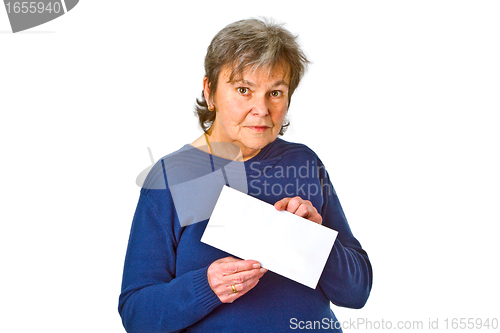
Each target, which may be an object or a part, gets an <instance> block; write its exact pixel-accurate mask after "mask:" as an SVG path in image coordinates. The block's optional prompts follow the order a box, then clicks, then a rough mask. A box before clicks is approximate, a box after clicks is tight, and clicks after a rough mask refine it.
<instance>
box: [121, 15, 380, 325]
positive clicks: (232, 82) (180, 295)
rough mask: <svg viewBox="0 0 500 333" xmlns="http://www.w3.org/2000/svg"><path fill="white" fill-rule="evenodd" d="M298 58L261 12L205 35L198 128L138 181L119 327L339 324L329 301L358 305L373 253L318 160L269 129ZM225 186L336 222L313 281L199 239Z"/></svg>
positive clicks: (296, 76) (283, 109) (281, 109)
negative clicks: (196, 133) (364, 245)
mask: <svg viewBox="0 0 500 333" xmlns="http://www.w3.org/2000/svg"><path fill="white" fill-rule="evenodd" d="M307 63H308V61H307V59H306V57H305V56H304V54H303V53H302V51H301V50H300V48H299V46H298V45H297V43H296V40H295V37H294V36H293V35H292V34H290V32H288V31H287V30H286V29H284V28H283V27H281V26H280V25H276V24H274V23H270V22H267V21H261V20H255V19H251V20H243V21H238V22H235V23H233V24H230V25H228V26H227V27H225V28H224V29H222V30H221V31H220V32H219V33H218V34H217V35H216V36H215V37H214V39H213V40H212V43H211V44H210V46H209V47H208V51H207V55H206V58H205V71H206V75H205V77H204V79H203V92H202V97H201V99H200V100H198V105H197V110H196V112H197V115H198V117H199V122H200V125H201V127H202V129H203V131H204V134H203V135H202V136H200V137H199V138H198V139H196V140H195V141H194V142H193V143H191V144H190V145H185V146H184V147H182V148H181V149H180V150H179V151H178V152H176V153H174V154H171V155H168V156H166V157H164V158H162V159H161V160H160V161H159V162H158V163H157V164H156V165H155V167H154V168H153V169H152V170H151V172H150V174H149V175H148V177H147V179H146V181H145V183H144V186H143V188H142V189H141V194H140V198H139V203H138V206H137V210H136V213H135V216H134V220H133V224H132V230H131V234H130V239H129V244H128V250H127V255H126V259H125V266H124V273H123V284H122V293H121V295H120V300H119V312H120V315H121V317H122V321H123V325H124V326H125V328H126V330H127V332H148V333H153V332H164V333H165V332H252V333H253V332H288V331H294V330H296V329H300V328H307V329H308V331H309V332H314V331H323V330H324V329H329V330H331V331H338V332H341V328H340V326H341V325H340V323H339V322H337V319H336V318H335V316H334V314H333V312H332V310H331V308H330V302H332V303H334V304H336V305H338V306H344V307H351V308H360V307H362V306H363V305H364V304H365V302H366V300H367V298H368V295H369V293H370V289H371V284H372V271H371V266H370V262H369V259H368V256H367V254H366V252H365V251H364V250H363V249H362V247H361V245H360V243H359V242H358V241H357V240H356V238H354V236H353V234H352V232H351V230H350V228H349V225H348V223H347V221H346V218H345V216H344V213H343V211H342V208H341V206H340V203H339V200H338V198H337V195H336V193H335V191H334V189H333V186H332V185H331V182H330V180H329V178H328V174H327V172H326V171H325V168H324V166H323V164H322V162H321V161H320V159H319V158H318V157H317V155H316V154H315V153H314V152H313V151H312V150H311V149H309V148H308V147H306V146H304V145H302V144H296V143H290V142H287V141H284V140H282V139H280V138H278V136H279V135H282V134H283V133H284V131H285V129H286V127H287V126H288V123H287V121H286V120H285V116H286V114H287V110H288V107H289V106H290V101H291V97H292V94H293V92H294V91H295V89H296V88H297V86H298V84H299V82H300V79H301V77H302V76H303V74H304V70H305V68H306V65H307ZM235 174H236V175H235ZM242 176H243V177H244V178H243V179H244V181H241V179H242ZM200 184H201V185H200ZM224 184H226V185H229V186H231V187H235V188H237V189H239V190H242V191H246V192H247V193H248V194H249V195H251V196H254V197H256V198H258V199H260V200H263V201H265V202H268V203H270V204H273V205H274V206H275V208H276V209H277V210H287V211H289V212H291V213H293V214H296V215H298V216H301V217H303V218H305V219H307V220H310V221H311V223H319V224H322V225H323V226H325V227H328V228H331V229H334V230H336V231H338V237H337V239H336V241H335V243H334V246H333V248H332V250H331V252H330V254H329V257H328V259H327V262H326V265H325V268H324V270H323V273H322V275H321V277H320V279H319V283H318V285H317V287H316V288H315V289H312V288H309V287H307V286H304V285H302V284H299V283H297V282H294V281H292V280H290V279H287V278H285V277H283V276H280V275H278V274H275V273H273V272H272V271H267V270H266V269H265V268H264V267H261V266H260V264H259V262H258V261H255V260H241V259H238V258H234V257H232V256H231V255H230V254H228V253H225V252H223V251H220V250H218V249H216V248H214V247H211V246H209V245H206V244H204V243H202V242H201V241H200V239H201V237H202V235H203V232H204V230H205V227H206V226H207V223H208V219H209V217H210V211H211V209H213V205H214V204H215V201H216V200H217V197H218V193H220V190H221V186H223V185H224ZM186 193H187V194H186ZM200 193H201V194H200ZM204 207H205V208H204ZM244 213H245V212H242V214H244ZM248 228H252V226H251V225H249V226H248ZM304 236H306V235H304ZM234 237H235V238H240V237H245V235H234ZM298 245H300V244H298ZM255 246H257V247H258V246H261V244H259V239H255ZM297 269H300V267H297Z"/></svg>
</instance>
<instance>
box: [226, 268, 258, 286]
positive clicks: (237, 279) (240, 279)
mask: <svg viewBox="0 0 500 333" xmlns="http://www.w3.org/2000/svg"><path fill="white" fill-rule="evenodd" d="M266 272H267V269H265V268H259V269H252V270H249V271H243V272H238V273H235V274H231V275H226V276H224V277H223V280H224V282H226V283H227V284H228V285H231V284H241V283H245V282H246V281H248V280H251V279H254V278H257V279H260V278H261V277H262V275H264V273H266Z"/></svg>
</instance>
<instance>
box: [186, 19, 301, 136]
mask: <svg viewBox="0 0 500 333" xmlns="http://www.w3.org/2000/svg"><path fill="white" fill-rule="evenodd" d="M296 38H297V36H294V35H292V34H291V33H290V32H289V31H288V30H286V29H285V28H283V25H282V24H277V23H274V22H272V21H269V20H267V19H263V20H258V19H248V20H241V21H237V22H234V23H231V24H229V25H228V26H226V27H225V28H224V29H222V30H221V31H219V32H218V33H217V35H215V37H214V38H213V39H212V42H211V43H210V45H209V46H208V49H207V55H206V57H205V76H206V77H207V78H208V82H209V84H210V98H211V97H212V96H213V95H214V93H215V91H216V90H217V84H218V81H219V74H220V72H221V70H222V69H223V67H224V66H226V65H229V66H230V67H231V68H232V72H231V74H230V76H229V79H230V80H233V79H234V77H235V76H240V75H242V73H243V71H244V70H245V69H246V68H250V69H251V70H256V69H260V68H268V69H269V71H272V70H273V69H274V68H275V67H276V66H283V68H284V69H285V71H286V73H285V75H288V77H289V78H290V82H289V94H288V105H290V101H291V98H292V94H293V92H294V91H295V89H296V88H297V86H298V85H299V82H300V80H301V79H302V77H303V75H304V72H305V70H306V67H307V64H308V63H309V61H308V60H307V58H306V56H305V54H304V53H303V52H302V50H301V49H300V46H299V45H298V43H297V42H296ZM196 104H197V105H196V106H195V114H196V115H197V116H198V120H199V123H200V126H201V128H202V129H203V131H204V132H206V131H207V130H208V128H210V126H211V125H212V123H213V122H214V120H215V116H216V113H215V112H211V111H209V110H208V103H207V101H206V100H205V96H204V94H203V91H202V93H201V98H200V99H197V100H196ZM288 125H290V123H289V122H288V121H287V120H285V122H284V123H283V125H282V127H281V130H280V133H279V134H280V135H283V134H284V133H285V130H286V128H287V127H288Z"/></svg>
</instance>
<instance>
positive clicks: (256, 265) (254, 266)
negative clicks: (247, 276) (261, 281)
mask: <svg viewBox="0 0 500 333" xmlns="http://www.w3.org/2000/svg"><path fill="white" fill-rule="evenodd" d="M252 267H253V268H259V267H260V265H259V264H253V265H252Z"/></svg>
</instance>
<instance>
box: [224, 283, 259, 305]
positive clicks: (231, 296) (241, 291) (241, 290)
mask: <svg viewBox="0 0 500 333" xmlns="http://www.w3.org/2000/svg"><path fill="white" fill-rule="evenodd" d="M257 283H259V280H258V279H254V280H252V281H248V283H246V284H245V285H235V286H234V287H235V289H236V290H237V292H236V293H235V292H233V288H232V287H231V286H228V288H227V290H226V293H225V294H223V295H220V296H219V295H218V296H219V299H220V300H221V302H223V303H232V302H234V301H235V300H237V299H238V298H240V297H241V296H243V295H245V294H246V293H247V292H249V291H250V290H252V289H253V288H254V287H255V286H256V285H257Z"/></svg>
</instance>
